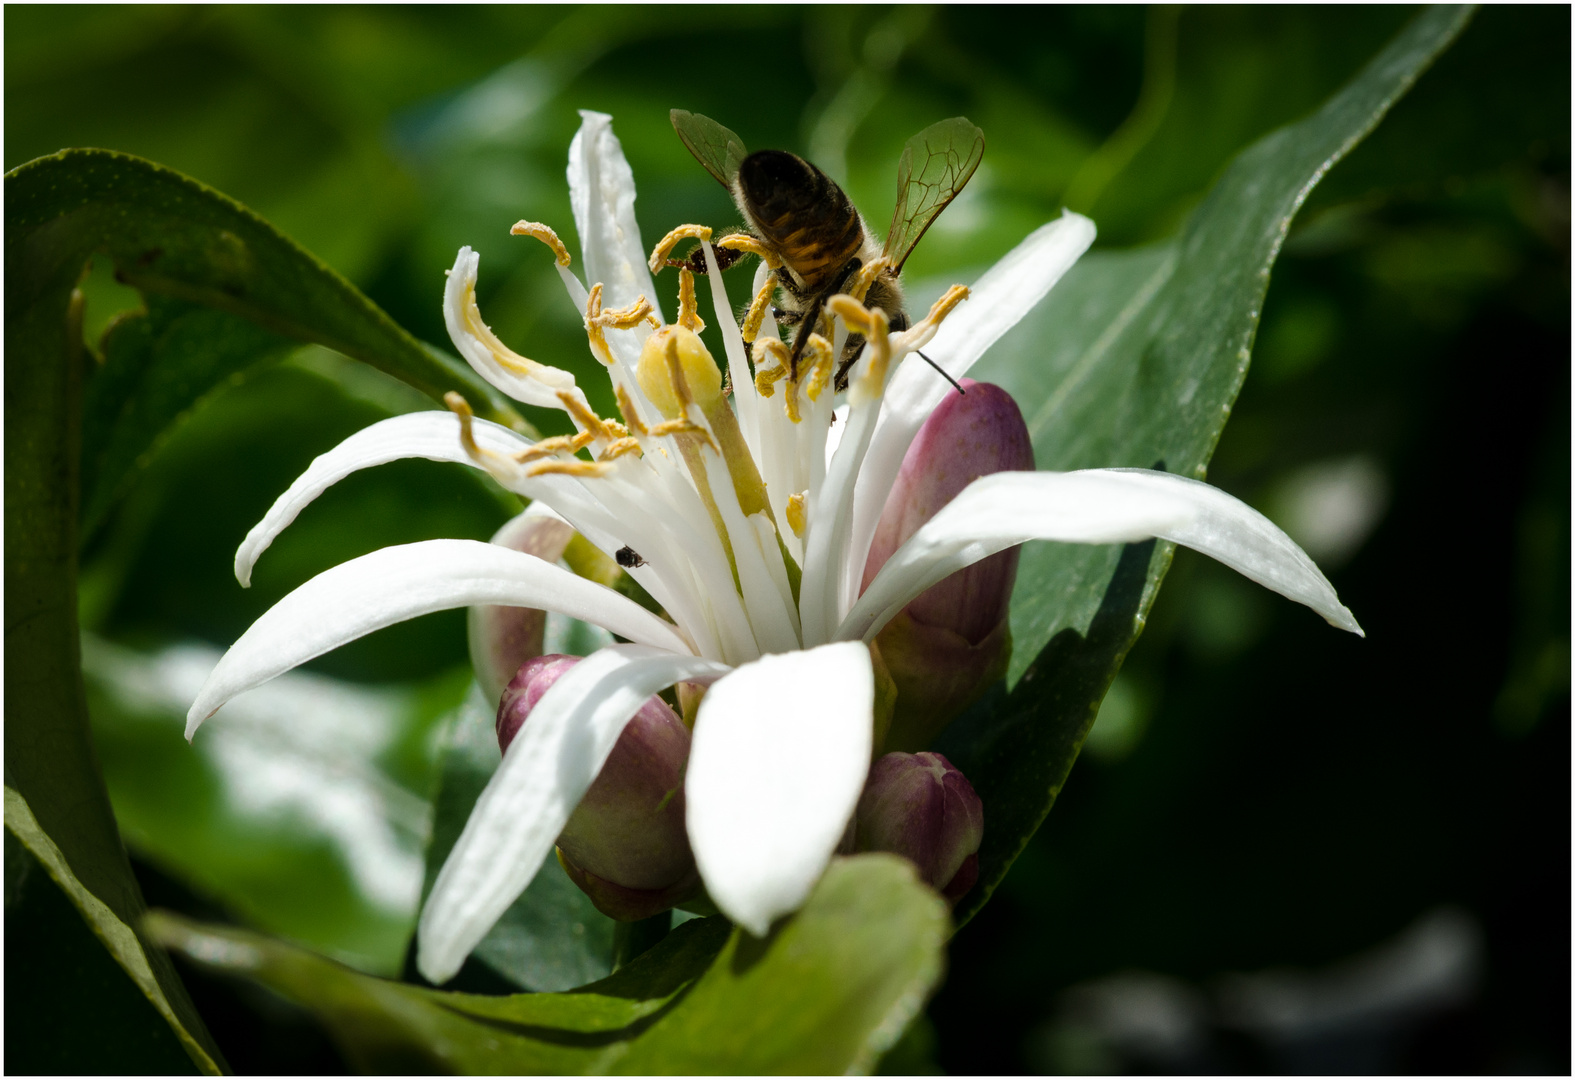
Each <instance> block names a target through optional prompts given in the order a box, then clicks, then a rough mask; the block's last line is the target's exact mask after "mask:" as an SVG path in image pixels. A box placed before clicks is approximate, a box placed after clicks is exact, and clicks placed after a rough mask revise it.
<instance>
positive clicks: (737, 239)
mask: <svg viewBox="0 0 1575 1080" xmlns="http://www.w3.org/2000/svg"><path fill="white" fill-rule="evenodd" d="M716 246H717V247H720V248H727V249H729V250H731V251H742V252H744V253H745V254H746V255H759V256H760V258H761V259H762V260H763V261H764V262H765V264H766V265H767V266H768V267H770V268H771V269H773V270H780V269H781V268H782V260H781V259H780V258H778V257H777V253H776V252H774V251H772V250H771V249H770V248H768V247H766V245H764V244H762V243H761V242H760V241H759V240H757V239H756V238H755V237H753V236H750V235H749V234H748V233H732V234H730V235H728V236H724V237H722V239H720V240H718V241H717V242H716Z"/></svg>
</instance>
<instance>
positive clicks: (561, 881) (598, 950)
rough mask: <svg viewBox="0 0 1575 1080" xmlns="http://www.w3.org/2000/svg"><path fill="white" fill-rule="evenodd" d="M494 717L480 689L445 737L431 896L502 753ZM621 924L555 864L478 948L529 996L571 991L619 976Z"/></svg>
mask: <svg viewBox="0 0 1575 1080" xmlns="http://www.w3.org/2000/svg"><path fill="white" fill-rule="evenodd" d="M494 711H495V710H493V709H492V708H490V707H489V706H488V705H487V703H486V702H485V701H484V700H483V698H482V693H481V689H480V688H479V687H477V686H475V685H474V684H472V686H471V689H470V695H469V696H468V697H467V698H466V699H465V703H464V704H463V705H461V706H460V707H459V708H458V709H457V710H455V712H454V715H453V717H452V718H451V719H450V721H449V726H448V730H447V733H446V736H445V738H444V743H443V751H442V764H441V766H440V769H441V772H440V777H439V781H438V790H437V795H436V797H435V799H434V805H433V821H432V842H431V844H430V846H429V847H428V848H427V863H426V883H425V887H424V888H423V890H422V898H423V901H424V900H425V897H426V894H427V893H429V892H431V890H432V883H433V882H434V881H436V880H437V875H438V871H439V870H441V869H443V861H444V860H445V859H447V858H448V854H449V852H450V851H452V850H453V849H454V844H455V843H456V842H457V841H458V840H459V834H460V832H461V831H463V829H464V828H465V822H466V821H468V820H469V819H470V812H471V810H472V809H473V808H474V807H475V805H476V800H477V799H478V798H480V797H481V792H482V791H483V789H485V788H486V786H487V781H488V780H490V779H491V778H492V774H493V772H494V771H496V770H497V767H498V763H499V762H500V761H501V760H502V754H501V753H499V751H498V737H497V733H496V731H495V725H494V715H493V714H494ZM615 926H616V924H615V923H614V922H613V921H612V920H611V919H609V918H608V917H607V916H605V915H603V914H602V913H601V912H599V911H597V910H596V907H595V905H593V904H592V903H591V901H590V898H589V897H587V896H586V895H585V894H584V893H583V892H581V891H580V889H579V887H578V886H576V885H575V884H574V882H572V881H570V880H569V876H568V875H567V874H565V873H564V872H563V868H562V867H561V866H559V865H558V860H557V859H553V858H549V859H547V861H546V862H545V863H543V864H542V868H541V870H540V871H539V872H538V873H537V874H536V877H535V880H533V881H532V882H531V883H530V886H529V887H528V888H527V889H526V890H525V892H524V893H522V894H521V895H520V898H519V899H518V900H516V901H514V903H513V904H512V905H511V906H510V907H509V909H508V911H506V912H504V913H503V917H502V918H500V919H499V920H498V921H497V923H496V925H494V926H493V928H492V929H491V930H489V931H488V932H487V936H486V937H485V938H483V939H482V940H481V943H480V944H479V945H477V946H476V949H475V953H474V955H475V957H476V958H477V959H478V960H480V961H481V962H482V963H484V964H486V965H487V967H489V968H491V969H492V970H493V971H495V972H497V973H498V974H499V975H502V976H503V977H504V978H506V979H508V980H509V981H510V982H512V983H513V984H514V985H516V986H518V987H520V988H521V989H522V990H544V991H555V990H569V989H572V988H574V987H576V986H584V985H585V984H586V983H588V982H591V981H592V980H594V979H599V978H602V977H603V976H605V975H607V974H608V973H609V972H610V971H611V970H612V954H613V932H614V929H615Z"/></svg>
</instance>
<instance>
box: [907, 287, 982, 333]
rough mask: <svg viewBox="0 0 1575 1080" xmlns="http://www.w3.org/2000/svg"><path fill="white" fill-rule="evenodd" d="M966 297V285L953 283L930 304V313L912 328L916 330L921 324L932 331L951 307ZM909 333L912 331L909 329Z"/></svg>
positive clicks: (949, 311)
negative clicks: (942, 294)
mask: <svg viewBox="0 0 1575 1080" xmlns="http://www.w3.org/2000/svg"><path fill="white" fill-rule="evenodd" d="M966 299H968V286H966V285H953V286H952V287H951V288H949V289H947V290H946V294H945V295H944V296H942V297H941V298H940V299H939V300H937V301H935V303H933V304H931V305H930V313H929V314H928V315H926V316H925V317H924V318H923V320H921V321H920V323H919V325H918V326H915V327H914V328H913V329H914V330H917V329H919V327H921V326H922V327H925V328H926V329H929V330H931V331H933V330H934V329H935V328H937V327H939V326H940V325H941V322H942V320H944V319H945V318H946V316H948V315H950V314H951V313H952V309H953V308H954V307H956V306H957V305H958V304H960V303H962V302H963V301H964V300H966ZM909 333H910V334H911V333H912V331H909Z"/></svg>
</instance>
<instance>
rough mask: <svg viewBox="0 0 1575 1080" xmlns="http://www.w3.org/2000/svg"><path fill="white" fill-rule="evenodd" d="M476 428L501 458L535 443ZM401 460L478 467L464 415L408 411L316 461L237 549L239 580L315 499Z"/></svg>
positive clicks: (493, 428)
mask: <svg viewBox="0 0 1575 1080" xmlns="http://www.w3.org/2000/svg"><path fill="white" fill-rule="evenodd" d="M471 430H472V431H474V432H475V436H476V442H477V444H478V445H480V446H481V447H482V448H483V449H486V450H494V451H496V452H498V453H500V454H513V453H516V452H518V451H520V450H522V449H524V448H525V447H526V446H528V445H530V444H529V443H528V442H527V441H526V440H525V439H523V438H521V437H520V436H519V435H516V434H515V433H514V432H512V431H510V430H509V429H508V428H506V427H503V426H502V425H500V424H494V423H492V422H491V421H488V420H476V421H475V422H474V424H473V425H472V429H471ZM401 458H426V459H427V460H428V461H455V462H459V463H460V464H461V465H470V466H475V464H476V463H475V462H474V461H472V460H471V459H470V457H469V455H467V454H466V453H465V448H464V446H463V445H462V444H461V443H460V439H459V417H457V416H455V415H454V414H453V413H451V412H419V413H408V414H406V415H404V416H395V417H393V418H391V419H388V420H383V421H380V422H378V423H376V424H373V425H372V426H371V427H368V428H362V429H361V430H360V431H358V432H356V433H355V434H354V435H352V436H350V437H349V438H348V439H346V440H345V441H344V442H342V443H340V444H339V445H338V446H336V447H334V448H333V449H332V450H330V451H328V452H327V453H326V454H319V455H318V456H317V457H315V458H313V459H312V463H311V464H310V465H309V466H307V468H306V471H305V472H304V473H302V474H301V475H300V476H299V477H297V478H296V481H295V483H293V484H291V485H290V487H289V490H287V491H286V492H285V493H284V494H283V495H280V496H279V497H278V498H277V499H275V500H274V504H273V505H272V506H271V507H269V508H268V513H267V514H265V515H263V519H262V520H261V521H259V522H258V523H257V524H256V525H254V526H252V531H251V532H249V533H247V534H246V539H245V540H243V541H241V546H240V547H239V548H237V549H236V551H235V579H236V580H237V581H239V582H240V583H241V585H242V586H245V587H250V585H251V583H252V567H253V566H255V565H256V564H257V560H258V558H259V557H260V556H261V555H262V553H263V552H264V551H267V550H268V545H270V544H272V543H273V541H274V538H275V537H277V536H278V535H279V534H280V533H281V532H283V531H284V529H285V528H286V526H288V525H289V524H290V522H292V521H294V520H295V519H296V516H297V515H298V514H300V512H301V511H302V510H304V509H306V507H307V506H308V505H309V504H310V503H311V502H312V500H313V499H315V498H317V497H318V496H319V495H321V494H322V493H323V492H324V491H327V490H328V489H329V488H330V487H332V486H333V485H334V484H337V483H338V482H339V481H341V480H343V479H344V478H345V477H347V476H349V475H350V474H351V473H353V472H356V471H357V470H359V469H366V468H370V467H371V466H373V465H383V464H386V463H388V462H390V461H398V460H400V459H401Z"/></svg>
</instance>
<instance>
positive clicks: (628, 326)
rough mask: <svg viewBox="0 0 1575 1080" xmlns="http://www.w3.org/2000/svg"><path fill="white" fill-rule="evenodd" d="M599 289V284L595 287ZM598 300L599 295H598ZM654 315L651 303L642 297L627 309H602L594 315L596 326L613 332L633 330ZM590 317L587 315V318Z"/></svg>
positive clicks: (636, 299) (636, 298) (637, 298)
mask: <svg viewBox="0 0 1575 1080" xmlns="http://www.w3.org/2000/svg"><path fill="white" fill-rule="evenodd" d="M596 288H597V289H600V288H601V283H600V282H598V283H597V285H596ZM598 299H600V293H598ZM652 314H654V309H653V308H652V307H651V302H650V301H649V300H647V299H646V298H645V297H644V296H643V295H642V296H637V297H635V300H634V303H632V304H630V305H629V306H628V307H621V308H603V309H602V310H601V311H600V312H598V313H597V314H596V315H595V321H596V325H598V326H607V327H611V328H612V329H614V330H633V329H634V328H635V327H636V326H639V325H640V324H641V323H642V322H644V321H645V319H646V317H647V316H649V315H652ZM590 317H591V316H590V315H589V313H587V318H590Z"/></svg>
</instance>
